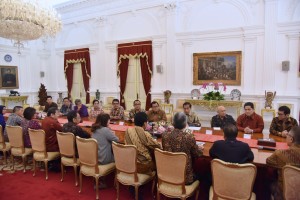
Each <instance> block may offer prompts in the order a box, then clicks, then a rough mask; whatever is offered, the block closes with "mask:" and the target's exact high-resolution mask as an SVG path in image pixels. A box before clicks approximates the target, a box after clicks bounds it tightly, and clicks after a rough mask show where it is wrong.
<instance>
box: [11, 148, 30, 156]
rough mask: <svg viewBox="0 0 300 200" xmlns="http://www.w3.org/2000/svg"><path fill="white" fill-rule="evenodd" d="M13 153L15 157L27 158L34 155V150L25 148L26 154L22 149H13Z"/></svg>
mask: <svg viewBox="0 0 300 200" xmlns="http://www.w3.org/2000/svg"><path fill="white" fill-rule="evenodd" d="M11 153H12V155H14V156H27V155H29V154H32V149H31V148H25V151H24V153H22V149H21V148H16V147H13V148H11Z"/></svg>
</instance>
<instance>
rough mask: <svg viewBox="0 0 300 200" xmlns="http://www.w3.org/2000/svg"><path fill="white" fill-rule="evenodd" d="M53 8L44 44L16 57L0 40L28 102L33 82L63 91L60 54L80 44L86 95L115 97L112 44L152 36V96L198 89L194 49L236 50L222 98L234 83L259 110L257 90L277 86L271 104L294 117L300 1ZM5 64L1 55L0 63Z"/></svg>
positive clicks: (201, 0) (142, 1)
mask: <svg viewBox="0 0 300 200" xmlns="http://www.w3.org/2000/svg"><path fill="white" fill-rule="evenodd" d="M101 2H102V3H101ZM57 10H58V12H59V13H61V15H62V19H63V22H64V26H63V30H62V32H60V33H59V34H58V35H57V37H56V38H55V39H49V40H47V41H46V42H45V43H43V42H42V41H41V40H38V41H32V42H30V43H29V44H28V45H25V49H24V50H22V55H21V56H20V57H19V56H18V55H17V54H16V49H15V48H13V47H11V43H10V42H9V41H8V40H4V39H0V58H3V56H4V55H5V54H11V55H12V56H13V61H12V63H9V64H11V65H17V66H19V74H20V89H19V91H20V92H21V93H24V94H32V95H31V97H30V101H29V102H30V104H34V103H36V102H37V98H36V96H35V95H36V93H35V92H37V90H38V88H39V84H40V83H44V84H45V85H46V88H47V89H48V91H49V93H50V94H53V96H54V97H57V96H58V95H57V92H58V91H64V92H65V94H66V90H67V88H66V81H65V76H64V74H63V52H64V51H65V50H67V49H74V48H86V47H89V48H90V51H91V65H92V78H91V82H90V83H91V84H90V85H91V88H90V91H91V93H92V96H94V92H95V91H96V89H99V90H100V92H101V97H102V98H103V100H105V97H106V96H116V97H117V96H118V94H119V93H118V92H119V79H118V78H117V76H116V63H117V44H118V43H124V42H132V41H143V40H152V41H153V65H154V66H156V65H158V64H162V65H163V68H164V69H163V70H164V71H163V73H162V74H158V73H157V72H156V70H155V69H154V70H153V72H154V73H153V79H152V94H153V98H162V97H163V94H162V91H164V90H167V89H169V90H171V91H172V92H173V95H172V97H171V102H173V103H176V99H178V98H190V91H191V90H192V89H194V88H199V86H195V85H193V84H192V79H193V62H192V57H193V56H192V54H193V53H202V52H222V51H242V81H241V86H229V87H228V90H227V92H226V94H227V96H228V94H229V93H230V91H231V90H232V89H234V88H237V89H239V90H241V92H242V100H243V101H254V102H256V103H257V105H258V106H257V110H258V112H260V109H261V108H263V105H264V91H265V90H270V91H277V96H276V98H275V100H274V105H275V108H277V105H278V103H291V104H293V105H294V108H293V113H292V115H294V116H295V117H298V115H299V109H300V77H299V76H298V66H299V59H300V58H299V55H300V50H299V44H300V41H299V38H300V34H299V32H300V1H299V0H178V1H167V0H166V1H163V0H152V1H148V0H139V1H131V0H122V1H120V0H115V1H107V2H106V1H74V2H69V3H65V4H61V5H59V6H57ZM284 60H288V61H290V70H289V71H288V72H283V71H282V70H281V62H282V61H284ZM6 64H7V63H5V61H4V60H3V59H0V65H6ZM40 71H44V72H45V77H43V78H41V77H40V75H39V74H40ZM6 92H7V91H2V90H1V91H0V95H1V94H5V93H6Z"/></svg>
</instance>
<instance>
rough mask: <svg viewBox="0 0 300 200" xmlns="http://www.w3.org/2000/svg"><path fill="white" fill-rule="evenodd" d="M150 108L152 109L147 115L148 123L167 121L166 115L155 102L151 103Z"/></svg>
mask: <svg viewBox="0 0 300 200" xmlns="http://www.w3.org/2000/svg"><path fill="white" fill-rule="evenodd" d="M151 108H152V109H151V110H149V111H148V113H147V115H148V121H149V122H160V121H165V122H166V121H167V115H166V113H165V111H163V110H161V109H160V108H159V104H158V102H157V101H152V103H151Z"/></svg>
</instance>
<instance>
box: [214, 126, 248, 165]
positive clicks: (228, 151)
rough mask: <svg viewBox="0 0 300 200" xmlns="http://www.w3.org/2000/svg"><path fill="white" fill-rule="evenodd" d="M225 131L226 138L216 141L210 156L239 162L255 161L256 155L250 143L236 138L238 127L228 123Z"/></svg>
mask: <svg viewBox="0 0 300 200" xmlns="http://www.w3.org/2000/svg"><path fill="white" fill-rule="evenodd" d="M223 131H224V140H218V141H215V142H214V144H213V145H212V147H211V148H210V150H209V155H210V157H212V158H218V159H221V160H223V161H225V162H231V163H239V164H243V163H246V162H251V161H253V159H254V155H253V152H252V151H251V149H250V147H249V145H248V144H247V143H244V142H241V141H238V140H237V139H236V137H237V135H238V129H237V127H236V126H235V125H233V124H227V125H225V126H224V130H223Z"/></svg>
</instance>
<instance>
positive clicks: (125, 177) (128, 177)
mask: <svg viewBox="0 0 300 200" xmlns="http://www.w3.org/2000/svg"><path fill="white" fill-rule="evenodd" d="M137 176H138V182H134V175H133V174H127V173H124V172H120V173H119V174H118V175H117V179H118V181H119V182H120V183H122V184H124V185H143V184H144V183H146V182H148V181H149V180H151V179H152V178H153V177H154V176H155V171H154V172H152V173H151V174H150V175H148V174H137Z"/></svg>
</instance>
